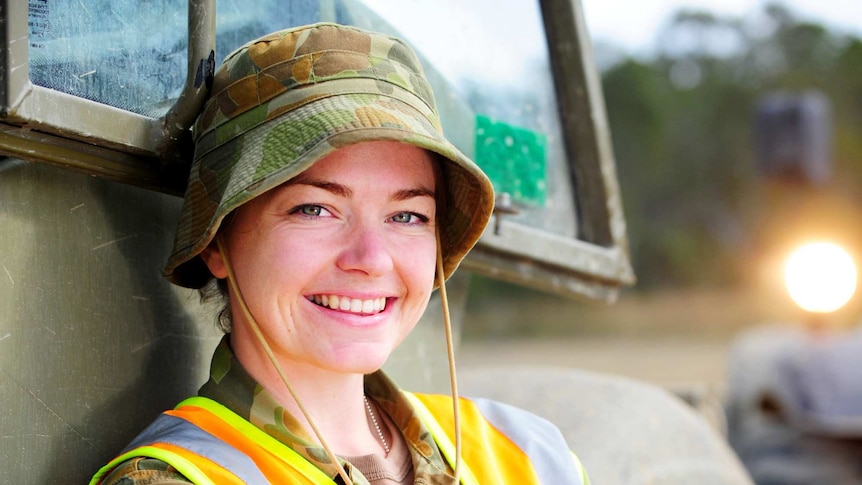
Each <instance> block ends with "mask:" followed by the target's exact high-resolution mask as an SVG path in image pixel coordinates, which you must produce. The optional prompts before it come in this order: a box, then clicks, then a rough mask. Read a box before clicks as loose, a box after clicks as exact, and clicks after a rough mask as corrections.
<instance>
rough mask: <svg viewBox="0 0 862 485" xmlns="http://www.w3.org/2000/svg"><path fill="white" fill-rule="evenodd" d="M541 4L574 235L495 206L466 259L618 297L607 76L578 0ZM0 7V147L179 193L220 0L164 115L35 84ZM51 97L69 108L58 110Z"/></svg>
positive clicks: (23, 28) (192, 31)
mask: <svg viewBox="0 0 862 485" xmlns="http://www.w3.org/2000/svg"><path fill="white" fill-rule="evenodd" d="M540 5H541V12H542V17H543V22H544V27H545V33H546V36H547V41H548V49H549V57H550V59H551V69H552V76H553V79H554V85H555V89H556V93H557V99H558V106H559V116H560V121H561V125H562V129H563V133H564V138H565V140H566V144H565V152H566V155H567V159H568V166H569V168H570V173H571V174H572V175H571V176H572V184H573V187H574V191H573V192H574V197H575V199H576V200H575V201H573V203H574V204H575V207H576V214H577V218H578V220H577V221H576V226H577V228H578V234H577V236H576V238H569V237H564V236H560V235H556V234H553V233H550V232H548V231H545V230H541V229H536V228H531V227H527V226H525V225H523V224H520V223H517V222H515V221H513V220H510V219H507V217H506V213H507V211H506V207H504V206H503V205H500V206H499V207H498V208H497V210H495V215H494V220H492V222H491V224H490V225H489V226H488V228H487V229H486V230H485V232H484V234H483V235H482V237H481V239H480V241H479V243H478V244H477V246H476V248H475V249H474V250H473V251H472V252H471V253H470V254H469V255H468V256H467V258H466V259H465V260H464V263H463V265H462V266H463V267H464V268H465V269H468V270H471V271H474V272H477V273H480V274H484V275H487V276H490V277H494V278H499V279H503V280H506V281H510V282H513V283H516V284H521V285H525V286H531V287H534V288H537V289H540V290H543V291H550V292H553V293H558V294H563V295H566V296H572V295H578V296H586V297H588V298H591V299H597V300H604V301H613V300H615V299H616V298H617V296H618V291H619V289H620V288H621V287H623V286H627V285H631V284H633V283H634V280H635V278H634V274H633V271H632V268H631V264H630V261H629V256H628V247H627V242H626V235H625V220H624V216H623V209H622V202H621V197H620V191H619V186H618V182H617V178H616V172H615V166H614V165H615V164H614V158H613V152H612V148H611V141H610V130H609V127H608V122H607V116H606V112H605V107H604V98H603V94H602V89H601V80H600V77H599V75H598V72H597V69H596V65H595V61H594V59H593V55H592V47H591V43H590V39H589V35H588V31H587V28H586V22H585V19H584V13H583V9H582V7H581V4H580V1H579V0H540ZM0 6H2V12H3V13H2V18H0V21H2V25H3V26H2V28H0V36H2V39H0V42H2V43H3V47H4V49H3V51H2V52H0V63H2V65H3V69H4V77H3V79H2V82H0V154H3V155H7V156H12V157H16V158H21V159H25V160H29V161H39V162H47V163H53V164H56V165H61V166H64V167H68V168H72V169H76V170H80V171H84V172H86V173H89V174H92V175H95V176H99V177H105V178H108V179H111V180H115V181H118V182H122V183H128V184H132V185H136V186H140V187H144V188H147V189H150V190H155V191H159V192H165V193H169V194H174V195H181V194H182V193H183V191H184V188H185V183H186V178H187V170H188V166H187V163H188V162H187V161H188V160H190V156H188V155H189V152H190V146H191V143H190V140H188V136H187V128H188V127H189V126H190V125H191V123H192V122H193V119H194V116H195V113H196V112H197V111H198V110H199V108H200V106H201V103H202V102H203V99H204V97H205V95H206V89H205V86H203V85H201V83H200V81H198V84H197V85H195V82H194V74H195V71H196V69H197V66H200V65H202V64H201V63H202V62H205V60H206V59H207V57H208V56H210V55H211V53H212V52H213V51H214V48H215V0H189V60H188V66H189V69H188V74H187V80H186V85H185V87H184V91H183V94H182V95H181V96H180V97H179V100H178V101H177V103H176V104H175V105H174V106H173V107H172V108H171V109H170V110H169V111H168V113H167V114H166V115H165V116H164V117H161V118H150V117H147V116H143V115H140V114H136V113H132V112H129V111H125V110H122V109H119V108H115V107H112V106H108V105H105V104H101V103H98V102H95V101H91V100H88V99H83V98H80V97H77V96H74V95H70V94H67V93H63V92H59V91H55V90H52V89H48V88H44V87H41V86H37V85H34V84H33V83H32V82H31V81H30V77H29V74H30V72H29V36H28V27H27V22H28V2H19V1H14V0H12V1H10V0H2V1H0ZM207 75H209V76H211V75H212V72H211V71H208V72H207ZM210 79H211V77H210ZM56 106H63V107H64V109H61V110H59V109H52V107H56Z"/></svg>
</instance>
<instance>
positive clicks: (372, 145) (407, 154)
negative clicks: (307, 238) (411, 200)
mask: <svg viewBox="0 0 862 485" xmlns="http://www.w3.org/2000/svg"><path fill="white" fill-rule="evenodd" d="M437 163H438V162H437V160H436V156H435V155H434V154H433V153H431V152H429V151H427V150H425V149H424V148H420V147H417V146H415V145H409V144H406V143H400V142H395V141H371V142H362V143H357V144H354V145H349V146H346V147H342V148H339V149H337V150H335V151H334V152H332V153H330V154H329V155H327V156H326V157H324V158H322V159H321V160H319V161H318V162H316V163H315V164H314V165H312V166H311V167H310V168H308V169H307V170H305V171H304V172H302V173H301V174H299V175H297V176H296V177H294V178H293V179H291V180H290V181H288V182H287V184H288V185H292V184H301V183H307V182H308V181H310V180H317V179H321V178H324V179H327V180H335V181H344V182H345V183H346V184H348V185H366V186H369V187H377V188H380V189H384V188H385V187H386V186H387V185H394V186H398V187H395V190H400V189H402V188H404V187H400V186H404V185H411V186H416V187H415V188H425V189H428V190H432V191H433V190H434V189H435V187H436V186H437V179H438V175H437V173H438V171H439V170H438V167H437ZM339 183H341V182H339Z"/></svg>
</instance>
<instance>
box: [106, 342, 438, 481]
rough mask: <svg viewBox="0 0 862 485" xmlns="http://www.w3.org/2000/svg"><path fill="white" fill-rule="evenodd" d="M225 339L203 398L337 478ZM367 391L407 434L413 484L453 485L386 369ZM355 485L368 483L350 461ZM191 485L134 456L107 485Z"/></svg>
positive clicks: (168, 469) (159, 464)
mask: <svg viewBox="0 0 862 485" xmlns="http://www.w3.org/2000/svg"><path fill="white" fill-rule="evenodd" d="M227 340H228V339H227V337H226V338H225V339H223V340H222V342H221V344H219V346H218V348H217V349H216V352H215V354H214V355H213V360H212V367H211V370H210V379H209V381H207V383H206V384H204V386H203V387H202V388H201V390H200V393H199V395H201V396H204V397H208V398H210V399H213V400H215V401H218V402H219V403H221V404H223V405H225V406H226V407H227V408H229V409H230V410H231V411H233V412H235V413H237V414H238V415H240V416H242V417H243V418H244V419H246V420H248V421H249V422H251V423H252V424H254V425H255V426H257V427H258V428H260V429H262V430H264V431H265V432H266V433H267V434H269V435H270V436H272V437H274V438H275V439H277V440H279V441H280V442H282V443H284V444H285V445H287V446H289V447H290V448H291V449H293V450H294V451H296V452H297V453H299V454H300V455H302V456H303V457H305V458H306V459H307V460H308V461H310V462H311V463H313V464H314V465H315V466H317V467H318V468H320V469H321V470H323V471H324V472H326V473H327V474H328V475H330V476H331V477H332V478H333V479H334V480H335V479H337V475H338V472H337V471H336V469H335V468H334V467H333V466H332V465H330V464H329V459H328V458H327V457H326V453H325V452H324V450H323V448H322V447H320V446H319V445H317V444H315V443H313V442H312V440H311V439H310V438H309V437H308V436H307V435H306V434H305V432H304V431H303V429H302V427H301V426H300V425H299V424H298V423H297V422H296V420H295V419H294V417H293V416H292V415H290V414H289V413H287V412H286V411H284V408H282V407H281V406H279V404H278V403H277V402H276V401H275V399H274V398H273V397H272V395H270V394H269V392H267V391H266V390H265V389H263V388H262V387H261V386H260V385H259V384H258V383H257V382H255V380H254V379H253V378H252V377H251V376H249V375H248V373H247V372H246V371H245V369H243V367H242V365H241V364H240V363H239V361H237V360H236V358H235V357H234V355H233V352H231V349H230V346H229V344H228V342H227ZM365 391H366V393H367V395H368V397H369V398H371V399H374V401H375V402H376V403H377V404H378V405H379V406H380V408H381V409H383V410H384V411H385V412H386V413H387V414H388V416H389V418H390V420H391V421H392V422H393V423H394V424H395V425H396V426H397V427H398V429H399V430H400V431H401V434H402V435H403V437H404V439H405V441H406V443H407V447H408V449H409V451H410V455H411V458H412V462H413V476H414V483H424V484H428V485H431V484H451V483H452V471H451V468H450V467H449V466H448V464H447V463H446V460H445V459H444V458H443V457H442V455H441V454H440V450H439V449H438V447H437V444H436V443H435V442H434V439H433V438H432V437H431V434H430V433H429V432H428V430H427V429H426V428H425V425H424V424H422V422H421V421H420V419H419V417H418V416H417V415H416V414H415V413H414V411H413V408H412V407H411V405H410V404H409V403H408V402H407V401H406V399H405V398H404V397H403V396H402V395H401V393H400V392H399V390H398V388H397V387H396V386H395V384H394V383H393V382H392V381H390V380H389V379H388V378H387V377H386V376H385V375H384V374H383V372H382V371H378V372H377V373H375V374H372V375H369V376H366V380H365ZM347 469H348V470H349V472H350V474H351V478H352V479H353V481H354V484H355V485H368V483H369V482H368V480H366V478H365V477H364V476H362V474H361V472H359V471H358V470H357V469H356V468H355V467H352V466H350V464H349V463H348V466H347ZM178 483H189V481H188V480H186V479H185V477H183V476H182V475H180V474H179V473H178V472H177V471H176V470H174V469H173V468H171V467H170V466H169V465H167V464H165V463H163V462H161V461H159V460H155V459H152V458H133V459H131V460H129V461H127V462H125V463H123V464H122V465H120V466H118V467H117V468H116V469H115V470H114V471H113V472H112V473H111V474H110V475H109V476H108V477H107V478H106V479H105V481H104V482H103V485H144V484H146V485H171V484H178Z"/></svg>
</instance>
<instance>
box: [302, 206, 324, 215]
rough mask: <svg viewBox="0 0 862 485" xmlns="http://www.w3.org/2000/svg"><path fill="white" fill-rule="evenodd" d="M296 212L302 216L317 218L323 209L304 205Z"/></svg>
mask: <svg viewBox="0 0 862 485" xmlns="http://www.w3.org/2000/svg"><path fill="white" fill-rule="evenodd" d="M297 212H299V213H300V214H302V215H304V216H319V215H320V214H322V213H323V207H320V206H319V205H304V206H301V207H300V208H299V209H298V211H297Z"/></svg>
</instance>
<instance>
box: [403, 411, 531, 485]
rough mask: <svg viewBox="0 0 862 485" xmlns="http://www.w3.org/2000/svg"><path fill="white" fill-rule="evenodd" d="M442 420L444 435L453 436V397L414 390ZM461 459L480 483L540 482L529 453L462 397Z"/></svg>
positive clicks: (451, 438) (450, 437) (435, 415)
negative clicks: (418, 392)
mask: <svg viewBox="0 0 862 485" xmlns="http://www.w3.org/2000/svg"><path fill="white" fill-rule="evenodd" d="M415 396H416V398H418V399H419V400H420V401H421V402H422V404H424V405H425V406H426V407H427V408H428V410H429V411H431V413H432V414H433V415H434V417H435V418H436V419H438V420H439V421H440V423H441V427H442V429H443V431H444V432H445V433H446V437H447V438H448V439H449V440H450V441H451V440H454V439H455V436H454V435H455V429H454V428H455V427H454V419H453V417H452V400H451V398H450V397H449V396H442V395H428V394H415ZM459 402H460V412H461V427H462V429H464V430H469V432H465V433H462V437H461V440H462V450H461V453H462V459H463V460H464V463H465V464H466V465H467V466H468V467H469V468H470V470H471V471H472V472H473V474H474V475H475V476H476V477H477V478H478V479H479V481H480V483H523V484H530V483H539V478H538V476H537V475H536V472H535V471H534V470H533V465H532V463H531V462H530V459H529V457H528V456H527V455H526V454H524V452H523V451H521V449H520V448H519V447H518V446H517V445H516V444H515V443H513V442H512V440H510V439H509V438H508V437H507V436H506V435H504V434H503V433H501V432H500V431H499V430H497V429H496V428H494V427H493V426H491V425H490V424H489V423H488V421H487V420H486V419H485V418H484V417H483V416H482V413H481V412H480V411H479V408H478V407H477V406H476V405H475V404H474V403H473V402H471V401H470V400H468V399H461V400H460V401H459Z"/></svg>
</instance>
